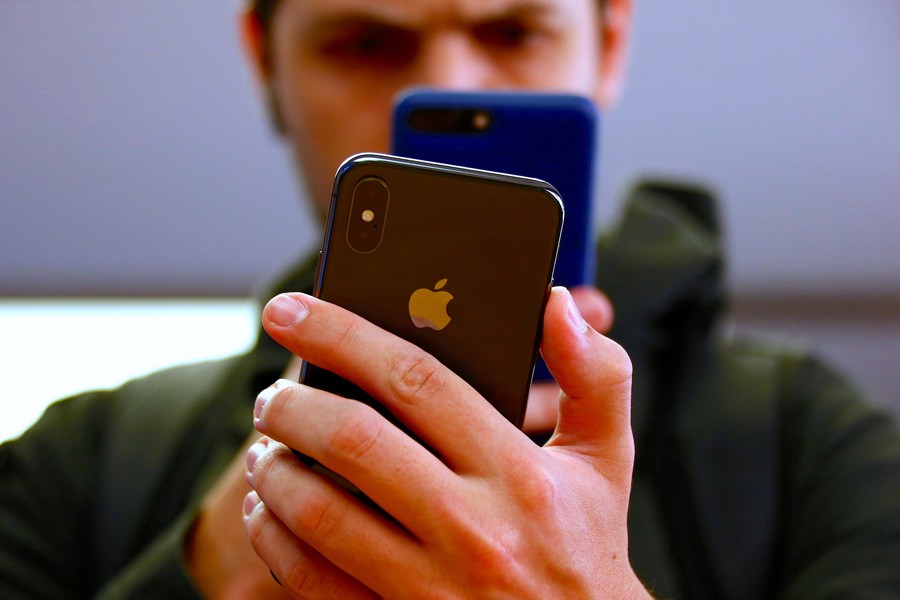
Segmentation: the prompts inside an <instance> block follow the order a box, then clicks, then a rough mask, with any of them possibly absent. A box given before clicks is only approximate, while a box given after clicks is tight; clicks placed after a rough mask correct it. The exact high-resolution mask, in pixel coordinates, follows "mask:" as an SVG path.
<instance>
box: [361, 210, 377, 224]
mask: <svg viewBox="0 0 900 600" xmlns="http://www.w3.org/2000/svg"><path fill="white" fill-rule="evenodd" d="M374 219H375V213H374V212H372V211H371V210H369V209H366V210H364V211H362V220H363V221H365V222H366V223H371V222H372V221H373V220H374Z"/></svg>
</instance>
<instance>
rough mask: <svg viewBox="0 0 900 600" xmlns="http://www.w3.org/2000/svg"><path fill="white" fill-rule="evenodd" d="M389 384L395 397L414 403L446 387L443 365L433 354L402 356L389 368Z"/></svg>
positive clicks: (428, 397)
mask: <svg viewBox="0 0 900 600" xmlns="http://www.w3.org/2000/svg"><path fill="white" fill-rule="evenodd" d="M389 384H390V387H391V391H392V392H393V393H394V395H395V397H396V398H397V399H398V400H400V401H402V402H404V403H406V404H411V405H415V404H418V403H420V402H422V401H425V400H429V399H431V398H434V397H435V396H437V395H438V394H440V392H441V391H442V390H443V389H444V388H445V387H446V385H447V379H446V376H445V374H444V371H443V365H441V363H440V362H438V360H437V359H436V358H434V357H433V356H430V355H428V354H416V355H412V356H402V357H401V358H399V359H398V360H396V361H395V362H394V364H393V366H392V368H391V371H390V375H389Z"/></svg>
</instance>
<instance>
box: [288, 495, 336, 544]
mask: <svg viewBox="0 0 900 600" xmlns="http://www.w3.org/2000/svg"><path fill="white" fill-rule="evenodd" d="M343 519H344V510H342V509H341V505H340V503H339V502H338V501H337V500H336V499H335V497H334V496H333V495H331V494H328V493H327V492H324V493H323V492H319V493H310V494H309V495H308V496H307V497H306V498H304V501H303V503H302V504H300V505H298V506H297V508H296V511H295V514H294V518H293V520H292V521H291V523H290V525H289V527H290V528H291V529H292V530H293V531H295V532H296V533H298V534H299V535H300V537H301V538H304V539H305V538H307V537H308V538H310V539H320V540H321V539H326V538H327V537H328V536H330V535H331V533H332V532H334V531H335V530H336V528H337V527H338V526H339V525H340V524H341V522H342V521H343Z"/></svg>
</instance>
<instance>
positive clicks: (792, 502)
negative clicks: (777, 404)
mask: <svg viewBox="0 0 900 600" xmlns="http://www.w3.org/2000/svg"><path fill="white" fill-rule="evenodd" d="M792 379H793V381H792V385H790V386H789V388H790V389H792V392H791V393H790V394H789V395H788V397H787V398H785V399H784V403H783V404H782V406H783V409H782V410H783V414H782V419H781V422H782V436H781V439H782V448H783V458H784V462H783V464H784V465H785V471H784V473H783V474H782V476H783V477H784V480H783V485H782V494H783V497H782V507H783V510H782V511H781V512H782V515H783V519H784V522H783V528H784V531H785V533H786V535H785V537H784V538H782V539H783V540H784V547H783V554H784V558H783V561H782V563H781V564H782V585H781V586H780V587H781V589H782V590H783V594H782V597H784V598H790V599H794V598H797V599H799V598H803V599H804V600H810V599H816V598H900V433H898V429H897V425H896V423H894V422H893V421H892V420H891V419H890V418H889V417H888V416H887V415H886V414H883V413H881V412H879V411H877V410H875V409H873V408H871V407H870V406H868V405H867V404H865V403H864V402H862V401H861V400H860V395H859V394H858V393H857V392H856V391H855V390H854V389H852V388H851V387H850V386H849V385H847V383H846V382H845V381H843V380H842V379H841V378H840V377H839V376H837V375H836V374H835V373H833V372H832V371H831V370H830V369H828V368H827V367H825V366H823V364H822V363H821V362H819V361H817V360H814V359H804V360H803V361H801V363H800V364H799V366H798V368H797V369H796V370H795V373H794V375H793V377H792Z"/></svg>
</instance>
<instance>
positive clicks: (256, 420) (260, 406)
mask: <svg viewBox="0 0 900 600" xmlns="http://www.w3.org/2000/svg"><path fill="white" fill-rule="evenodd" d="M291 385H293V382H292V381H288V380H287V379H279V380H278V381H276V382H275V383H273V384H272V385H270V386H269V387H267V388H266V389H264V390H263V391H261V392H260V393H259V395H258V396H256V402H255V403H254V404H253V426H254V427H257V425H261V424H262V416H263V413H264V412H265V410H266V405H267V404H268V403H269V400H271V399H272V398H273V397H275V394H277V393H278V392H280V391H281V390H283V389H284V388H286V387H288V386H291ZM257 429H258V427H257Z"/></svg>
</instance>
